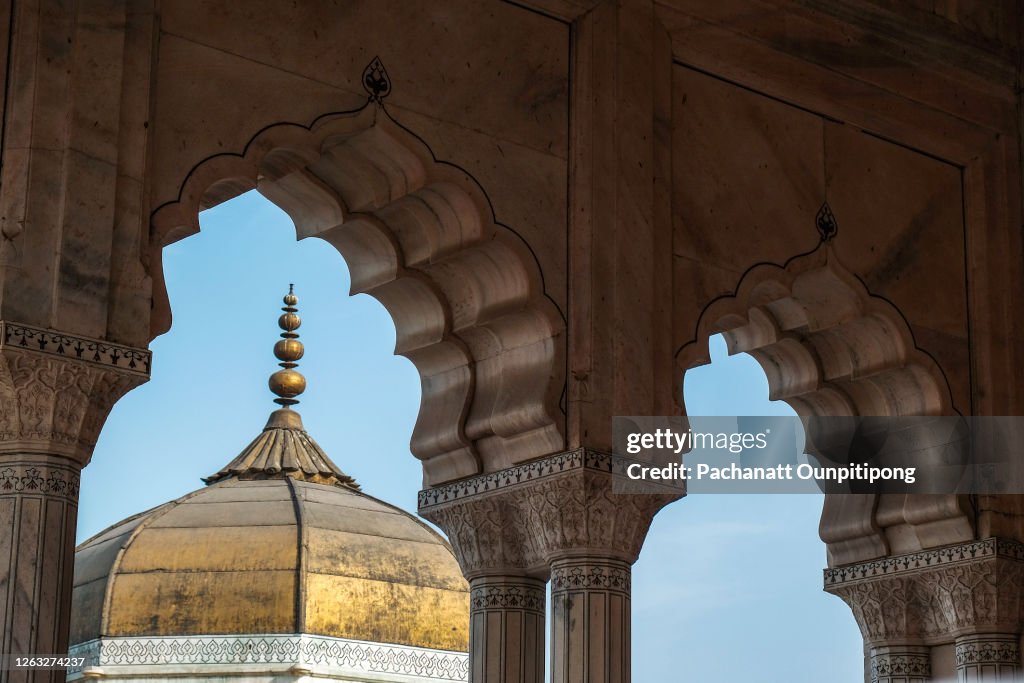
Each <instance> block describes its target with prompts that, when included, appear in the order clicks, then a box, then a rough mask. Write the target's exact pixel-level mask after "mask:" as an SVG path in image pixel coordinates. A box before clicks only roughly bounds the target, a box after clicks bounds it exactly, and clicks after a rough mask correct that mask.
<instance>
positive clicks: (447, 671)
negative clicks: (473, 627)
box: [69, 634, 469, 681]
mask: <svg viewBox="0 0 1024 683" xmlns="http://www.w3.org/2000/svg"><path fill="white" fill-rule="evenodd" d="M69 654H70V655H71V656H72V657H84V658H85V663H84V665H83V666H84V667H90V666H99V667H118V666H140V665H142V666H153V667H161V668H163V669H164V670H166V669H168V668H174V667H181V666H196V665H200V666H205V665H221V666H223V665H225V664H252V663H263V664H282V665H288V664H303V665H309V666H316V667H318V668H320V667H323V668H325V669H327V670H328V671H331V672H332V673H334V674H337V673H344V674H347V675H346V676H345V678H348V677H349V676H353V675H355V676H359V677H360V678H362V677H363V676H365V675H366V674H367V673H372V674H401V675H404V676H415V677H416V679H417V680H421V679H422V680H428V681H435V680H436V681H465V680H467V679H468V678H469V655H467V654H465V653H462V652H446V651H441V650H427V649H424V648H418V647H409V646H404V645H378V644H373V643H364V642H361V641H355V640H347V639H344V638H330V637H327V636H313V635H307V634H296V635H280V636H277V635H251V636H246V635H240V636H180V637H179V636H175V637H165V638H160V637H153V638H146V637H142V638H101V639H99V640H90V641H88V642H85V643H81V644H79V645H75V646H73V647H72V648H71V651H70V653H69ZM79 670H80V669H79Z"/></svg>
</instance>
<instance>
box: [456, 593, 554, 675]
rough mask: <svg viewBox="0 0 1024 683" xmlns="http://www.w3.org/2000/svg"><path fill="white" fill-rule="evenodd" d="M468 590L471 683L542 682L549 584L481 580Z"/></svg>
mask: <svg viewBox="0 0 1024 683" xmlns="http://www.w3.org/2000/svg"><path fill="white" fill-rule="evenodd" d="M469 586H470V603H469V604H470V611H469V620H470V626H469V652H470V680H471V681H474V682H475V681H488V683H490V682H492V681H501V682H502V683H511V682H513V681H523V683H542V682H543V680H544V603H545V600H546V595H545V590H544V589H545V584H544V581H543V580H542V579H535V578H531V577H527V576H480V577H477V578H474V579H472V580H470V582H469Z"/></svg>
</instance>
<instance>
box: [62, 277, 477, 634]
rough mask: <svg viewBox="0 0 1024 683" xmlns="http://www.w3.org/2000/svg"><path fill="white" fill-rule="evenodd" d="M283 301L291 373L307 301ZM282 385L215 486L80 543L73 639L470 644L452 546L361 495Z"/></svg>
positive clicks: (282, 348) (283, 350)
mask: <svg viewBox="0 0 1024 683" xmlns="http://www.w3.org/2000/svg"><path fill="white" fill-rule="evenodd" d="M284 302H285V304H286V308H285V311H286V316H292V318H294V319H292V318H289V319H287V320H285V317H286V316H282V328H284V329H285V333H284V334H282V335H281V336H282V337H283V341H284V342H285V343H283V344H282V343H281V342H279V343H278V344H279V348H277V349H275V353H276V354H277V355H278V358H279V359H280V360H282V361H283V362H282V363H281V366H282V367H283V368H285V371H288V372H294V371H293V370H292V368H294V367H295V363H294V361H295V360H297V359H298V357H301V355H302V353H301V352H302V346H301V343H300V342H298V341H297V337H298V335H297V334H295V332H294V330H295V329H297V328H298V326H299V324H298V316H297V315H295V311H296V310H297V309H295V304H296V303H297V302H298V299H297V298H296V297H295V295H294V293H293V292H292V291H289V293H288V295H287V296H286V297H285V299H284ZM294 374H296V375H298V373H297V372H295V373H294ZM298 377H299V378H301V377H302V376H301V375H298ZM304 382H305V381H304V380H303V384H304ZM275 392H276V393H278V396H279V398H277V399H275V402H277V403H278V404H280V405H282V406H284V407H283V408H280V409H278V410H275V411H274V412H273V413H271V415H270V419H269V420H268V421H267V425H266V427H265V428H264V429H263V431H262V432H261V433H260V434H259V436H257V437H256V438H255V439H254V440H253V441H252V443H250V444H249V445H248V446H247V447H246V448H245V449H244V450H243V451H242V452H241V453H240V454H239V455H238V456H237V457H236V458H235V459H234V460H232V461H231V462H230V463H228V464H227V465H226V466H225V467H223V468H222V469H221V470H220V471H219V472H217V473H216V474H214V475H212V476H211V477H208V478H207V479H206V480H205V481H206V483H207V484H208V485H207V487H206V488H203V489H200V490H198V491H194V492H192V493H190V494H188V495H185V496H182V497H181V498H178V499H177V500H175V501H172V502H170V503H166V504H164V505H161V506H160V507H157V508H154V509H152V510H149V511H147V512H143V513H142V514H139V515H136V516H135V517H131V518H129V519H126V520H124V521H123V522H120V523H118V524H115V525H114V526H112V527H110V528H109V529H107V530H106V531H103V532H101V533H100V534H98V535H97V536H94V537H93V538H90V539H89V540H88V541H86V542H85V543H83V544H82V545H80V546H79V547H78V548H77V550H76V553H75V574H74V577H75V578H74V589H73V597H72V601H73V607H72V623H71V643H72V644H78V643H85V642H87V641H90V640H93V639H96V638H103V637H131V636H191V635H254V634H308V635H320V636H329V637H336V638H346V639H351V640H360V641H370V642H374V643H393V644H396V645H409V646H414V647H422V648H431V649H437V650H452V651H461V652H465V651H467V650H468V649H469V587H468V585H467V583H466V581H465V579H463V578H462V573H461V572H460V570H459V565H458V563H457V562H456V560H455V556H454V555H453V554H452V550H451V547H450V546H449V545H448V543H447V542H446V541H445V540H444V539H443V538H442V537H441V536H440V535H438V534H437V533H435V532H434V531H433V530H431V529H430V528H429V527H428V526H427V525H426V524H424V523H423V522H421V521H420V520H419V519H418V518H416V517H415V516H414V515H411V514H409V513H407V512H405V511H403V510H400V509H399V508H396V507H394V506H392V505H388V504H387V503H384V502H382V501H380V500H377V499H376V498H373V497H371V496H368V495H366V494H365V493H362V492H361V491H360V490H359V486H358V485H357V484H356V483H355V480H354V479H352V477H350V476H348V475H347V474H345V473H344V472H342V471H341V470H340V469H339V468H338V466H337V465H335V464H334V463H333V462H331V460H330V458H328V457H327V454H326V453H324V451H323V449H321V448H320V446H319V445H317V443H316V442H315V441H314V440H313V439H312V438H311V437H310V436H309V434H307V433H306V431H305V429H304V428H303V425H302V419H301V418H300V417H299V414H298V413H297V412H295V411H294V410H292V409H291V408H290V406H291V405H294V404H296V403H298V401H296V400H295V399H294V398H293V395H290V392H283V391H281V392H278V391H276V390H275ZM294 393H301V390H300V391H297V392H294Z"/></svg>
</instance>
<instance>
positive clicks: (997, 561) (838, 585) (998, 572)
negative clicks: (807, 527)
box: [825, 538, 1024, 643]
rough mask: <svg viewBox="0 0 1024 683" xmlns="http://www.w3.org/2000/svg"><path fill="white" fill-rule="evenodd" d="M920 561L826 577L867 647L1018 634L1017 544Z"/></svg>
mask: <svg viewBox="0 0 1024 683" xmlns="http://www.w3.org/2000/svg"><path fill="white" fill-rule="evenodd" d="M932 553H934V554H932ZM914 556H915V557H914V559H911V557H910V556H904V557H895V558H888V559H887V560H885V561H883V562H884V563H885V564H884V566H883V568H884V569H885V571H880V570H879V569H878V568H877V567H875V568H871V569H869V568H866V567H861V568H859V569H858V567H857V566H853V567H844V568H839V570H842V572H841V574H839V575H836V574H835V573H834V572H837V571H838V570H827V572H826V584H825V590H827V591H829V592H830V593H834V594H835V595H838V596H839V597H841V598H842V599H843V600H844V601H845V602H846V603H847V604H849V605H850V607H851V609H852V610H853V614H854V617H855V618H856V619H857V623H858V625H859V626H860V628H861V633H862V634H863V636H864V639H865V641H866V642H868V643H885V642H893V641H894V640H895V641H898V640H915V639H919V640H922V641H925V642H934V643H937V642H941V641H943V640H945V641H946V642H948V640H949V639H950V638H952V637H956V636H958V635H961V634H965V633H978V632H992V633H1017V632H1019V631H1020V627H1021V626H1022V624H1024V560H1022V559H1021V558H1020V557H1019V544H1016V543H1013V542H1005V541H1001V540H997V539H994V538H993V539H986V540H984V541H979V542H977V543H967V544H962V547H956V548H952V547H951V548H942V549H938V550H937V551H929V553H927V554H924V553H915V554H914ZM931 560H934V563H931ZM865 564H877V563H865ZM829 572H833V574H831V575H830V574H829ZM830 578H831V579H832V581H830V580H829V579H830Z"/></svg>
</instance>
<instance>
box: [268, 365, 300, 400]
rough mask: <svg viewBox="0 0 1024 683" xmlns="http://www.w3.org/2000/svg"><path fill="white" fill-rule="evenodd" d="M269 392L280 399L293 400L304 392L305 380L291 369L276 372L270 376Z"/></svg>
mask: <svg viewBox="0 0 1024 683" xmlns="http://www.w3.org/2000/svg"><path fill="white" fill-rule="evenodd" d="M270 390H271V391H272V392H274V393H275V394H277V395H278V396H280V397H281V398H295V397H296V396H298V395H299V394H301V393H302V392H303V391H305V390H306V378H305V377H303V376H302V375H301V374H300V373H298V372H296V371H295V370H292V369H291V368H285V369H284V370H278V371H277V372H275V373H274V374H273V375H271V376H270Z"/></svg>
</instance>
